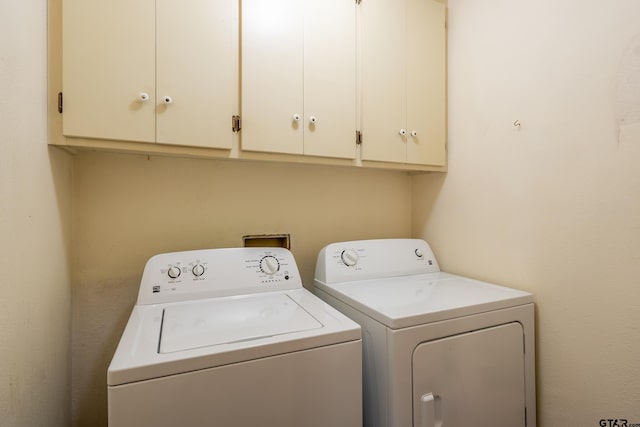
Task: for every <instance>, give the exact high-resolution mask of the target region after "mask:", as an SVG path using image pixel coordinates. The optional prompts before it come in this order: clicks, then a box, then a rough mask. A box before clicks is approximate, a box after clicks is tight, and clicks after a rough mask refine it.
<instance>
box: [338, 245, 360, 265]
mask: <svg viewBox="0 0 640 427" xmlns="http://www.w3.org/2000/svg"><path fill="white" fill-rule="evenodd" d="M340 259H341V260H342V263H343V264H344V265H346V266H347V267H353V266H354V265H356V264H357V263H358V253H357V252H356V251H354V250H353V249H345V250H344V251H342V253H341V254H340Z"/></svg>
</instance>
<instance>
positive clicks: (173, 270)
mask: <svg viewBox="0 0 640 427" xmlns="http://www.w3.org/2000/svg"><path fill="white" fill-rule="evenodd" d="M180 274H182V271H181V270H180V267H176V266H175V265H173V266H171V267H169V270H167V275H168V276H169V277H171V278H172V279H177V278H178V277H180Z"/></svg>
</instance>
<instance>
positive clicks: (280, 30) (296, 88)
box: [241, 0, 304, 154]
mask: <svg viewBox="0 0 640 427" xmlns="http://www.w3.org/2000/svg"><path fill="white" fill-rule="evenodd" d="M302 13H303V8H302V2H301V1H298V0H273V1H265V0H244V1H243V2H242V30H241V31H242V48H241V49H242V83H241V84H242V132H241V143H242V149H243V150H250V151H270V152H276V153H292V154H302V151H303V146H302V138H303V132H302V130H303V128H304V120H303V118H304V111H303V90H304V85H303V74H302V73H303V46H304V39H303V35H304V33H303V20H302V16H303V15H302Z"/></svg>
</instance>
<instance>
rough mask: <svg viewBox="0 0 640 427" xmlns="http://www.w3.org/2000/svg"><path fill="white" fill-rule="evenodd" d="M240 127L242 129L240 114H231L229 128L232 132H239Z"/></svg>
mask: <svg viewBox="0 0 640 427" xmlns="http://www.w3.org/2000/svg"><path fill="white" fill-rule="evenodd" d="M240 129H242V121H241V120H240V116H232V117H231V130H232V131H234V132H240Z"/></svg>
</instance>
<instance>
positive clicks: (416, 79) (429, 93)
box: [360, 0, 446, 166]
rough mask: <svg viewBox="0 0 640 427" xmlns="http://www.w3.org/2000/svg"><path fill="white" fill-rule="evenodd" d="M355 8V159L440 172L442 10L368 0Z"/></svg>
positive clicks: (427, 3) (422, 3) (433, 4)
mask: <svg viewBox="0 0 640 427" xmlns="http://www.w3.org/2000/svg"><path fill="white" fill-rule="evenodd" d="M361 8H362V10H361V13H362V15H361V16H362V17H361V22H362V24H361V27H362V30H361V36H360V37H361V39H360V44H361V51H362V54H361V58H362V59H361V60H362V71H361V75H362V101H361V102H362V104H361V111H362V118H361V120H362V123H361V130H362V133H363V143H362V151H361V157H362V160H373V161H384V162H396V163H412V164H420V165H438V166H440V165H444V164H445V161H446V155H445V149H446V148H445V147H446V142H445V138H446V132H445V130H446V116H445V112H446V99H445V98H446V62H445V61H446V28H445V19H446V15H445V13H446V7H445V5H444V4H442V3H440V2H437V1H435V0H403V1H395V0H367V1H366V2H362V5H361Z"/></svg>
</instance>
